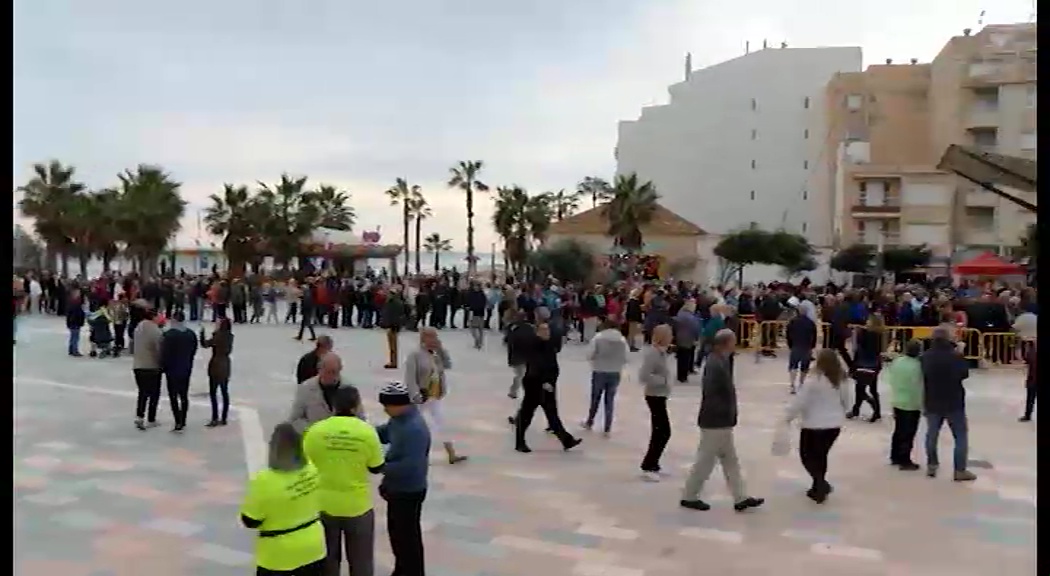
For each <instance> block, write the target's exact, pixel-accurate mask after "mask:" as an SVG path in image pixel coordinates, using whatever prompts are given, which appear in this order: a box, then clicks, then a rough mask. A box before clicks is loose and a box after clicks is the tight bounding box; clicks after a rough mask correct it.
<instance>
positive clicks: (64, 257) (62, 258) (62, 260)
mask: <svg viewBox="0 0 1050 576" xmlns="http://www.w3.org/2000/svg"><path fill="white" fill-rule="evenodd" d="M58 259H59V265H60V266H61V268H62V277H63V278H69V254H67V253H66V251H65V250H62V251H60V252H59V253H58Z"/></svg>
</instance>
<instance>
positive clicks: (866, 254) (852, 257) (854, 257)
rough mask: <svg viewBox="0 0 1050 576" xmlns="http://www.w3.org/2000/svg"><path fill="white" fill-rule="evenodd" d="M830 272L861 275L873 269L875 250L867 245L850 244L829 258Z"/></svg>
mask: <svg viewBox="0 0 1050 576" xmlns="http://www.w3.org/2000/svg"><path fill="white" fill-rule="evenodd" d="M830 266H831V269H832V270H838V271H839V272H855V273H860V274H863V273H865V272H870V271H871V270H872V269H873V268H874V267H875V249H874V248H873V247H871V246H869V245H867V244H851V245H849V246H847V247H845V248H843V249H842V250H839V251H838V252H836V253H835V254H834V255H832V257H831V262H830Z"/></svg>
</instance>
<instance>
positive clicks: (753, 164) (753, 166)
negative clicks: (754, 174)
mask: <svg viewBox="0 0 1050 576" xmlns="http://www.w3.org/2000/svg"><path fill="white" fill-rule="evenodd" d="M751 169H752V170H754V169H755V161H754V160H751Z"/></svg>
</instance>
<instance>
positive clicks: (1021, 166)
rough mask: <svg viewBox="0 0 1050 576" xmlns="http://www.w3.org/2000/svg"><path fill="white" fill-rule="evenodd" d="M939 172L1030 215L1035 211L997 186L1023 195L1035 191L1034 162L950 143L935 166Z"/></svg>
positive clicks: (1022, 200) (1035, 210) (1023, 201)
mask: <svg viewBox="0 0 1050 576" xmlns="http://www.w3.org/2000/svg"><path fill="white" fill-rule="evenodd" d="M937 168H938V169H939V170H944V171H945V172H952V173H955V174H957V175H959V176H961V177H962V178H965V179H966V180H969V181H970V182H973V183H974V184H976V185H978V186H980V187H981V188H984V189H985V190H987V191H989V192H991V193H992V194H995V195H996V196H998V197H1000V198H1003V199H1005V200H1007V201H1009V202H1012V203H1013V204H1016V205H1017V206H1020V207H1022V208H1024V209H1025V210H1028V211H1029V212H1033V213H1034V212H1038V208H1037V206H1036V205H1035V204H1033V203H1031V202H1029V201H1027V200H1024V199H1022V198H1018V197H1017V196H1014V195H1013V194H1010V193H1009V192H1006V191H1004V190H1002V189H1001V188H998V187H997V186H996V185H997V184H998V185H1000V186H1007V187H1009V188H1014V189H1016V190H1020V191H1022V192H1035V191H1036V162H1035V160H1029V159H1027V158H1018V157H1016V156H1006V155H1003V154H994V153H991V152H982V151H980V150H976V149H973V148H968V147H966V146H959V145H957V144H952V145H951V146H949V147H948V149H947V150H946V151H945V152H944V156H942V157H941V161H940V163H939V164H937Z"/></svg>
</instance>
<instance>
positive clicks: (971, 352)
mask: <svg viewBox="0 0 1050 576" xmlns="http://www.w3.org/2000/svg"><path fill="white" fill-rule="evenodd" d="M786 327H787V321H785V320H767V321H758V320H756V319H755V317H754V316H750V315H748V316H740V317H738V319H737V327H736V332H737V347H738V348H739V349H741V350H753V351H755V352H756V353H762V352H775V351H778V350H781V349H785V348H786V347H787V337H786V334H785V331H786ZM862 327H863V326H862V325H850V328H851V329H852V330H857V329H859V328H862ZM933 329H934V327H933V326H885V327H884V328H883V339H884V340H883V348H884V350H886V352H888V353H890V354H901V353H903V352H904V346H905V344H907V342H908V341H910V340H913V339H917V340H921V341H925V342H927V344H926V345H927V346H928V342H929V340H930V338H931V337H932V335H933ZM957 330H958V333H957V334H956V339H957V341H959V342H964V343H965V344H966V345H965V347H964V348H963V356H964V357H965V358H966V359H967V360H973V361H977V362H984V363H987V364H991V365H997V366H1000V365H1017V364H1023V363H1024V358H1025V353H1026V351H1027V346H1030V344H1029V343H1027V342H1024V341H1022V340H1021V339H1020V338H1019V337H1018V336H1017V335H1016V334H1013V333H1009V332H983V333H982V332H981V331H980V330H977V329H975V328H958V329H957ZM829 334H830V325H829V324H828V323H827V322H821V323H820V324H819V326H818V334H817V347H818V348H825V347H827V346H828V345H829Z"/></svg>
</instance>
